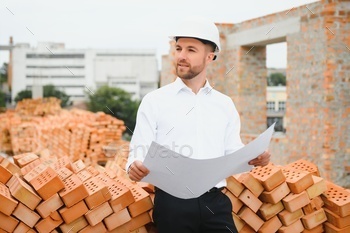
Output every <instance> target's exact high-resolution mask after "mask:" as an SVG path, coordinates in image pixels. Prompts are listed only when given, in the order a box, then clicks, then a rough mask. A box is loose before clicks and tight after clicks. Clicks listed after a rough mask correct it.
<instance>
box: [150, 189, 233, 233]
mask: <svg viewBox="0 0 350 233" xmlns="http://www.w3.org/2000/svg"><path fill="white" fill-rule="evenodd" d="M153 220H154V223H155V224H156V227H157V230H158V233H237V229H236V227H235V225H234V222H233V218H232V204H231V201H230V199H229V198H228V197H227V196H226V195H225V194H224V193H222V192H221V191H220V190H219V189H218V190H215V191H211V192H207V193H205V194H203V195H202V196H200V197H198V198H192V199H180V198H176V197H174V196H172V195H170V194H168V193H166V192H164V191H162V190H159V189H158V190H156V195H155V199H154V209H153Z"/></svg>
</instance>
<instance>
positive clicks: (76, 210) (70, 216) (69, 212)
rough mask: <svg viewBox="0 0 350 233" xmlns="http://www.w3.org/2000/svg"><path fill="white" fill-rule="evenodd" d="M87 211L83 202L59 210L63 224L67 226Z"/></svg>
mask: <svg viewBox="0 0 350 233" xmlns="http://www.w3.org/2000/svg"><path fill="white" fill-rule="evenodd" d="M88 211H89V209H88V207H87V206H86V204H85V202H84V201H80V202H78V203H76V204H75V205H73V206H71V207H64V208H61V209H59V213H60V215H61V216H62V218H63V220H64V222H65V223H67V224H69V223H71V222H73V221H74V220H76V219H78V218H80V217H81V216H84V214H86V213H87V212H88Z"/></svg>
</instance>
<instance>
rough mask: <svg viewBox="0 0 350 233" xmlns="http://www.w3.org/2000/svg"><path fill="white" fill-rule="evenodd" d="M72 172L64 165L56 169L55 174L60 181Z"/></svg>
mask: <svg viewBox="0 0 350 233" xmlns="http://www.w3.org/2000/svg"><path fill="white" fill-rule="evenodd" d="M72 174H73V172H72V171H71V170H69V169H68V168H66V167H63V168H61V169H59V170H58V171H57V175H58V177H59V178H60V179H61V180H62V181H63V180H65V179H67V178H68V177H70V176H71V175H72Z"/></svg>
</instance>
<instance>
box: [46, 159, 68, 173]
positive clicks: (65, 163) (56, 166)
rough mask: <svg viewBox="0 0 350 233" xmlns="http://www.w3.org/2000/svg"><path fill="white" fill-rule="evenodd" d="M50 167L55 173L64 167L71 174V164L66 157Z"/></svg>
mask: <svg viewBox="0 0 350 233" xmlns="http://www.w3.org/2000/svg"><path fill="white" fill-rule="evenodd" d="M50 167H52V168H53V169H54V170H55V171H58V170H59V169H61V168H64V167H65V168H68V169H69V170H71V171H72V172H73V168H72V162H71V161H70V159H69V158H68V157H67V156H64V157H61V158H59V159H58V160H57V161H56V162H55V163H52V164H50Z"/></svg>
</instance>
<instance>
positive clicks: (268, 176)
mask: <svg viewBox="0 0 350 233" xmlns="http://www.w3.org/2000/svg"><path fill="white" fill-rule="evenodd" d="M250 173H251V174H252V175H253V176H254V177H255V178H256V179H258V180H259V181H260V182H261V184H262V185H263V187H264V189H265V191H272V190H273V189H275V188H276V187H277V186H279V185H280V184H282V183H283V182H284V181H285V180H286V177H285V176H284V174H283V172H282V169H280V168H278V167H276V166H274V165H272V164H271V163H270V164H268V165H267V166H264V167H256V168H254V169H253V170H252V171H251V172H250Z"/></svg>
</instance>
